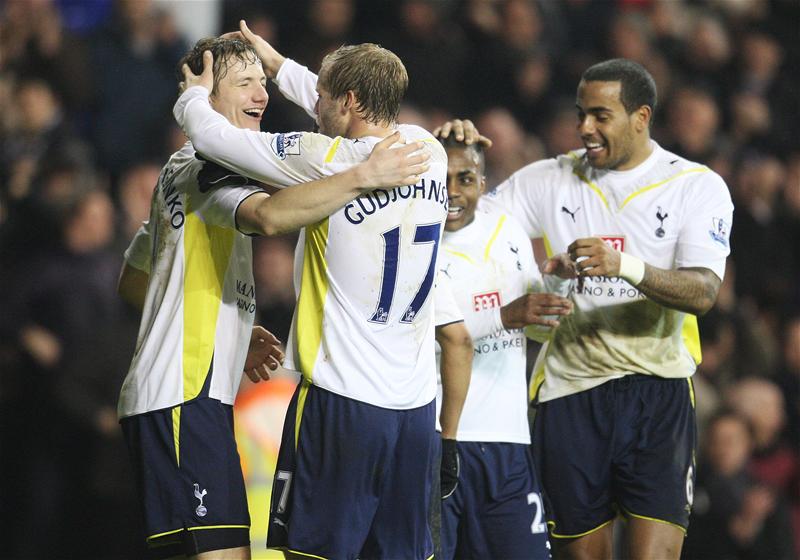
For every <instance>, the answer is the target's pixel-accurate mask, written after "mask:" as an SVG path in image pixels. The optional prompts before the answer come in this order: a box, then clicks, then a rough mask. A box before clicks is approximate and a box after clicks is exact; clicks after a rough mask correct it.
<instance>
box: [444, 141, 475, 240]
mask: <svg viewBox="0 0 800 560" xmlns="http://www.w3.org/2000/svg"><path fill="white" fill-rule="evenodd" d="M483 186H484V177H483V175H482V174H481V171H480V156H479V155H478V154H477V153H476V152H475V150H474V149H472V148H466V147H464V146H452V147H448V148H447V200H448V203H449V206H448V211H447V221H446V222H445V224H444V229H445V231H458V230H460V229H461V228H463V227H464V226H467V225H469V224H470V223H472V220H474V219H475V208H476V207H477V206H478V199H480V197H481V195H482V194H483Z"/></svg>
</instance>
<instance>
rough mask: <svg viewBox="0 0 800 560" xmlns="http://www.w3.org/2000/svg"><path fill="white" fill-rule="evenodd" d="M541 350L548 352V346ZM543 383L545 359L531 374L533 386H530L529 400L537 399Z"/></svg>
mask: <svg viewBox="0 0 800 560" xmlns="http://www.w3.org/2000/svg"><path fill="white" fill-rule="evenodd" d="M545 345H547V343H545ZM540 352H545V353H547V348H542V349H541V350H540ZM542 383H544V360H542V363H541V364H539V367H538V368H536V371H534V372H533V375H532V376H531V386H530V387H529V388H528V401H530V402H533V401H535V400H536V396H537V395H538V393H539V387H541V386H542Z"/></svg>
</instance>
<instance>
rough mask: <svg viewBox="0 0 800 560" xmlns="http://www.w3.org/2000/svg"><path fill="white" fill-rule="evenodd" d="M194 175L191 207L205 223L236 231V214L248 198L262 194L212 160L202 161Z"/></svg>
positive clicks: (243, 178) (259, 190) (259, 189)
mask: <svg viewBox="0 0 800 560" xmlns="http://www.w3.org/2000/svg"><path fill="white" fill-rule="evenodd" d="M201 164H202V167H201V168H200V170H199V171H198V173H197V190H196V191H193V192H192V193H191V194H190V206H191V209H192V211H193V212H196V213H197V214H199V215H200V216H201V217H202V218H203V221H204V222H205V223H207V224H210V225H214V226H219V227H225V228H232V229H235V228H236V211H237V210H238V209H239V205H240V204H241V203H242V202H243V201H244V200H245V199H246V198H247V197H249V196H251V195H253V194H255V193H259V192H264V189H262V188H261V187H260V186H258V185H254V184H252V183H253V181H251V180H250V179H248V178H246V177H244V176H242V175H238V174H236V173H234V172H233V171H230V170H228V169H225V168H224V167H222V166H220V165H217V164H216V163H214V162H211V161H202V162H201Z"/></svg>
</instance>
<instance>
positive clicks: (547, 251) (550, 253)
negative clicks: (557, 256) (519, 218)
mask: <svg viewBox="0 0 800 560" xmlns="http://www.w3.org/2000/svg"><path fill="white" fill-rule="evenodd" d="M542 241H543V242H544V252H545V254H546V255H547V258H548V259H549V258H550V257H552V256H553V246H552V245H551V244H550V239H549V238H548V237H547V234H546V233H543V234H542Z"/></svg>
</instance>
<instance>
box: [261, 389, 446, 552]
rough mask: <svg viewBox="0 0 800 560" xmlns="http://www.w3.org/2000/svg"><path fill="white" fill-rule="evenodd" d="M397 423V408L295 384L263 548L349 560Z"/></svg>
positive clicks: (365, 524)
mask: <svg viewBox="0 0 800 560" xmlns="http://www.w3.org/2000/svg"><path fill="white" fill-rule="evenodd" d="M399 423H400V421H399V419H398V411H394V410H388V409H383V408H380V407H375V406H372V405H368V404H366V403H363V402H359V401H355V400H353V399H349V398H346V397H342V396H340V395H336V394H334V393H331V392H329V391H325V390H324V389H320V388H319V387H316V386H314V385H310V384H308V383H306V382H301V384H300V385H299V386H298V389H297V391H296V393H295V397H294V398H293V399H292V402H291V403H290V406H289V409H288V410H287V415H286V421H285V423H284V433H283V437H282V440H281V449H280V453H279V457H278V464H277V466H276V473H275V480H274V483H273V495H272V502H271V507H270V526H269V532H268V537H267V545H268V546H269V547H270V548H279V549H281V550H285V551H288V552H290V553H295V554H298V553H299V554H301V555H306V556H308V555H312V556H318V557H322V558H337V559H338V558H356V557H357V556H358V555H359V553H360V551H361V547H362V545H363V543H364V541H365V540H366V538H367V535H368V534H369V531H370V528H371V526H372V522H373V518H374V517H375V512H376V510H377V508H378V504H379V501H380V498H381V492H382V489H383V485H384V481H385V479H386V477H387V476H388V475H387V473H388V472H390V471H391V468H392V462H393V461H394V456H393V449H394V444H395V441H396V439H397V432H398V429H399V428H398V426H399ZM425 468H430V465H429V464H427V463H426V467H425ZM426 477H427V478H429V477H430V471H428V472H427V474H426ZM420 487H421V485H420ZM429 491H430V487H428V492H429ZM427 500H428V497H427V496H426V498H425V500H424V502H425V503H426V504H427ZM423 523H424V524H425V526H426V527H427V519H426V518H424V516H423Z"/></svg>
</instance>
